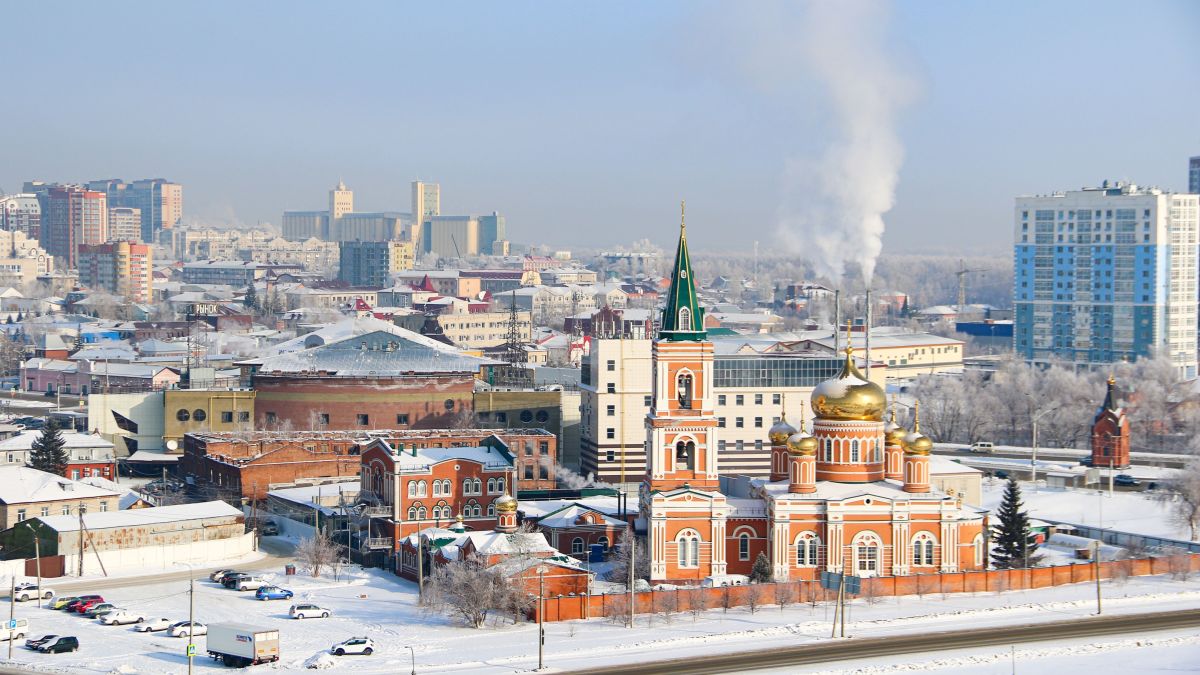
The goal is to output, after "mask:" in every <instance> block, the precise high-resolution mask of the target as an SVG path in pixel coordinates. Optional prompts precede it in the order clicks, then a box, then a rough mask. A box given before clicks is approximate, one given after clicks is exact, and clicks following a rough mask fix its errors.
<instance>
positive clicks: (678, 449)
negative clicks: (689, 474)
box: [675, 441, 696, 471]
mask: <svg viewBox="0 0 1200 675" xmlns="http://www.w3.org/2000/svg"><path fill="white" fill-rule="evenodd" d="M675 468H676V469H686V470H688V471H695V470H696V444H695V443H694V442H692V441H679V442H677V443H676V444H675Z"/></svg>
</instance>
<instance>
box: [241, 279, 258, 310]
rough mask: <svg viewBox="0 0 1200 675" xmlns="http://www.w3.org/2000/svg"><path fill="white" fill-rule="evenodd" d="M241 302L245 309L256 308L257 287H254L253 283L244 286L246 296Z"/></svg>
mask: <svg viewBox="0 0 1200 675" xmlns="http://www.w3.org/2000/svg"><path fill="white" fill-rule="evenodd" d="M242 304H243V305H245V307H246V309H258V289H256V288H254V284H250V286H249V287H248V288H246V297H245V298H243V299H242Z"/></svg>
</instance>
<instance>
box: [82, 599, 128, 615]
mask: <svg viewBox="0 0 1200 675" xmlns="http://www.w3.org/2000/svg"><path fill="white" fill-rule="evenodd" d="M118 609H120V608H119V607H117V606H116V605H114V604H112V603H111V602H97V603H96V604H94V605H92V606H91V607H88V608H87V610H85V611H82V612H80V614H82V615H84V616H86V617H87V618H89V619H99V618H100V617H102V616H105V615H107V614H112V613H113V612H115V611H117V610H118Z"/></svg>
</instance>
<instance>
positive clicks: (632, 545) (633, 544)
mask: <svg viewBox="0 0 1200 675" xmlns="http://www.w3.org/2000/svg"><path fill="white" fill-rule="evenodd" d="M636 558H637V539H636V538H635V537H634V534H633V526H630V528H629V627H630V628H633V610H634V606H635V605H636V603H637V599H636V598H635V597H634V595H633V568H634V567H637V565H636V564H635V560H636Z"/></svg>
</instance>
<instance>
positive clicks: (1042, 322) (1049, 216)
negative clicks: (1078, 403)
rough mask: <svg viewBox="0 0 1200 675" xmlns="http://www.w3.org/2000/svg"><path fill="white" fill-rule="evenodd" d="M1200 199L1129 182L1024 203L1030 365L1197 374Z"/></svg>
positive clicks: (1018, 251) (1023, 349)
mask: <svg viewBox="0 0 1200 675" xmlns="http://www.w3.org/2000/svg"><path fill="white" fill-rule="evenodd" d="M1198 210H1200V196H1197V195H1192V194H1177V193H1170V192H1164V191H1162V190H1159V189H1157V188H1144V187H1139V186H1137V185H1133V184H1128V183H1115V184H1109V183H1108V182H1107V181H1106V182H1105V184H1104V185H1102V186H1101V187H1098V188H1083V189H1081V190H1075V191H1069V192H1056V193H1054V194H1050V195H1043V196H1036V197H1018V198H1017V199H1016V206H1015V209H1014V213H1013V221H1014V224H1013V239H1014V247H1013V248H1014V263H1015V268H1016V275H1015V280H1014V284H1015V289H1014V301H1015V308H1016V316H1015V330H1014V333H1015V337H1014V342H1015V348H1016V352H1017V354H1018V355H1019V356H1020V357H1022V358H1024V359H1025V360H1026V361H1028V362H1030V363H1039V364H1041V363H1049V362H1051V361H1054V360H1064V361H1066V362H1068V363H1072V364H1075V365H1077V366H1084V367H1104V366H1108V365H1109V364H1112V363H1117V362H1120V361H1122V360H1129V361H1135V360H1137V359H1139V358H1150V357H1156V356H1162V357H1167V358H1169V359H1170V360H1171V362H1172V363H1173V364H1174V365H1175V367H1176V369H1177V371H1178V374H1179V376H1180V377H1183V378H1192V377H1195V376H1196V347H1197V342H1196V297H1197V294H1196V280H1197V262H1196V251H1197V231H1198V220H1197V218H1198V214H1197V211H1198Z"/></svg>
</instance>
